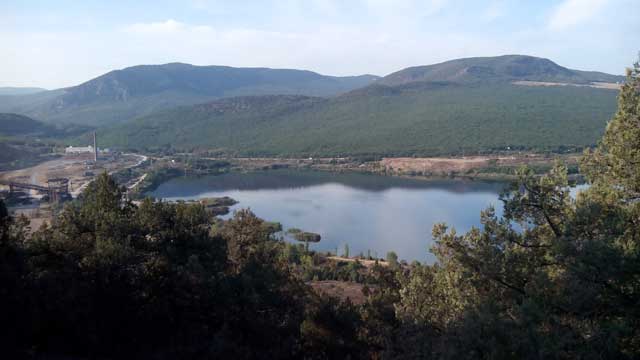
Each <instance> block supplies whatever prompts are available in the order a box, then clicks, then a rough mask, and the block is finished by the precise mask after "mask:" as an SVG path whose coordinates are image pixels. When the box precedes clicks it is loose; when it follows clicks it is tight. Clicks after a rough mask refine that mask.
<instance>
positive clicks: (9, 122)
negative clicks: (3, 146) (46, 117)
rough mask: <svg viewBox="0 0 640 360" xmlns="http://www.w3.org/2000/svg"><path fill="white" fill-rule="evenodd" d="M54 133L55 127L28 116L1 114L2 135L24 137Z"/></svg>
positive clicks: (0, 131) (0, 129)
mask: <svg viewBox="0 0 640 360" xmlns="http://www.w3.org/2000/svg"><path fill="white" fill-rule="evenodd" d="M50 131H53V127H51V126H49V125H46V124H43V123H41V122H39V121H36V120H33V119H31V118H29V117H27V116H23V115H18V114H11V113H8V114H7V113H0V135H3V136H23V135H31V134H44V133H47V132H50Z"/></svg>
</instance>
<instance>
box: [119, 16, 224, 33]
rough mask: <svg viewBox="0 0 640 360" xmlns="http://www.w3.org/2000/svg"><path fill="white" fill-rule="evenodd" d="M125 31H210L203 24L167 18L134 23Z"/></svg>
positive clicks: (209, 28) (126, 27)
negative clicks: (195, 24) (158, 20)
mask: <svg viewBox="0 0 640 360" xmlns="http://www.w3.org/2000/svg"><path fill="white" fill-rule="evenodd" d="M123 30H124V31H125V32H130V33H138V34H169V33H178V32H190V31H201V32H202V31H211V30H212V29H211V27H209V26H204V25H198V26H193V25H187V24H185V23H182V22H179V21H175V20H173V19H169V20H166V21H161V22H151V23H135V24H131V25H128V26H125V27H124V28H123Z"/></svg>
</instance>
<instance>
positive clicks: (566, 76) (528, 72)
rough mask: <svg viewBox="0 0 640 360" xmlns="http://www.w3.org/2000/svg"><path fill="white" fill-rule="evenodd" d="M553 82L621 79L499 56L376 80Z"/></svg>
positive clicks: (401, 82)
mask: <svg viewBox="0 0 640 360" xmlns="http://www.w3.org/2000/svg"><path fill="white" fill-rule="evenodd" d="M522 80H528V81H552V80H553V81H556V82H568V83H573V84H587V83H591V82H620V81H624V76H617V75H610V74H606V73H602V72H597V71H581V70H572V69H569V68H566V67H563V66H560V65H558V64H556V63H555V62H553V61H551V60H549V59H546V58H539V57H534V56H528V55H501V56H494V57H471V58H461V59H453V60H449V61H445V62H442V63H437V64H432V65H421V66H412V67H408V68H405V69H402V70H399V71H396V72H394V73H391V74H389V75H386V76H384V77H382V78H381V79H379V80H377V81H376V83H377V84H382V85H390V86H396V85H405V84H408V83H413V82H457V83H471V82H482V81H493V82H507V81H522Z"/></svg>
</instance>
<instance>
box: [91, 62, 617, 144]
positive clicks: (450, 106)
mask: <svg viewBox="0 0 640 360" xmlns="http://www.w3.org/2000/svg"><path fill="white" fill-rule="evenodd" d="M417 69H422V74H419V71H418V70H417ZM478 69H482V70H478ZM407 73H409V75H407ZM403 74H405V75H403ZM479 74H480V75H479ZM509 74H511V75H509ZM620 79H621V78H619V77H616V76H613V75H607V74H600V73H588V72H579V71H575V70H569V69H566V68H563V67H561V66H559V65H556V64H554V63H553V62H551V61H549V60H546V59H540V58H532V57H524V56H503V57H496V58H474V59H462V60H456V61H452V62H449V63H444V64H438V65H432V66H428V67H421V68H413V69H407V70H403V71H401V72H399V73H394V74H391V75H389V76H387V77H385V78H383V79H381V80H379V81H377V82H376V83H374V84H372V85H370V86H366V87H363V88H360V89H356V90H354V91H351V92H349V93H346V94H343V95H341V96H339V97H335V98H330V99H322V98H309V97H290V96H285V97H283V96H270V97H239V98H231V99H225V100H221V101H214V102H209V103H205V104H200V105H195V106H189V107H181V108H177V109H171V110H168V111H163V112H158V113H154V114H151V115H149V116H146V117H142V118H139V119H136V120H135V121H132V122H130V123H127V124H123V125H121V126H118V127H116V128H112V129H109V130H107V131H106V133H104V134H103V139H104V141H107V142H108V143H110V145H116V146H122V147H128V148H136V149H144V148H154V147H159V146H162V147H167V146H172V147H176V148H180V149H186V150H188V149H191V148H195V147H200V148H208V149H215V150H220V151H222V152H226V153H231V154H242V155H265V156H278V155H286V156H303V155H327V156H334V155H359V154H378V155H396V156H398V155H422V156H424V155H445V154H461V153H477V152H488V151H496V150H504V149H507V148H510V149H532V150H563V151H564V150H567V149H577V148H581V147H585V146H590V145H593V144H595V143H596V141H597V139H598V138H599V137H600V136H601V135H602V132H603V131H604V128H605V125H606V122H607V120H608V119H609V118H610V117H611V115H612V113H613V112H614V110H615V102H616V100H615V99H616V96H617V94H618V91H617V90H616V89H604V88H597V87H592V86H591V85H592V84H591V83H593V82H602V81H596V80H606V81H608V82H610V81H614V80H615V81H618V80H620ZM522 81H525V83H522ZM533 81H538V82H541V81H544V84H537V83H530V82H533ZM533 85H535V86H533ZM540 85H544V86H540ZM597 86H599V85H597Z"/></svg>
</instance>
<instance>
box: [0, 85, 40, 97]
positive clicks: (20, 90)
mask: <svg viewBox="0 0 640 360" xmlns="http://www.w3.org/2000/svg"><path fill="white" fill-rule="evenodd" d="M43 91H47V89H43V88H37V87H11V86H5V87H0V95H28V94H35V93H39V92H43Z"/></svg>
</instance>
